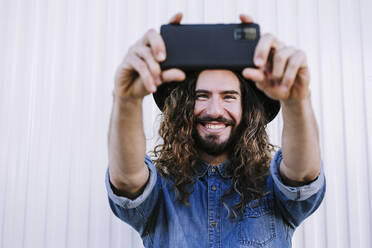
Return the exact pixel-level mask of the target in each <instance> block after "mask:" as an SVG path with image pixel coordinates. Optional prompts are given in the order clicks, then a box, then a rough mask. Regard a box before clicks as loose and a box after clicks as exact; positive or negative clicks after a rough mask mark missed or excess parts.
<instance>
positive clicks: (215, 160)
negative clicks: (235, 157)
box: [199, 152, 229, 166]
mask: <svg viewBox="0 0 372 248" xmlns="http://www.w3.org/2000/svg"><path fill="white" fill-rule="evenodd" d="M199 156H200V158H201V159H202V160H203V161H205V162H207V163H208V164H210V165H212V166H215V165H219V164H222V163H224V162H226V161H227V160H228V159H229V157H228V155H227V153H223V154H221V155H217V156H213V155H209V154H207V153H205V152H200V153H199Z"/></svg>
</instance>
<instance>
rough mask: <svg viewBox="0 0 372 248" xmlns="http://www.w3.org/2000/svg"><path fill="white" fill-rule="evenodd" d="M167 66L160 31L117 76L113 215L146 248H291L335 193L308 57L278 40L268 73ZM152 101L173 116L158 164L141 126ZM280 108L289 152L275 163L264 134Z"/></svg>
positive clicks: (265, 45) (263, 50) (266, 61)
mask: <svg viewBox="0 0 372 248" xmlns="http://www.w3.org/2000/svg"><path fill="white" fill-rule="evenodd" d="M181 18H182V15H181V14H177V15H176V16H175V17H173V18H172V20H171V22H172V23H179V22H180V21H181ZM240 19H241V21H242V22H252V20H251V19H250V18H249V17H247V16H244V15H241V16H240ZM270 53H273V54H272V58H273V59H272V60H271V59H270V56H269V54H270ZM165 58H166V54H165V47H164V42H163V40H162V38H161V36H160V35H159V34H158V33H157V32H155V31H154V30H150V31H149V32H147V33H146V34H145V36H144V37H143V38H142V39H140V40H139V41H138V42H137V43H136V44H135V45H134V46H133V47H132V48H131V49H130V50H129V51H128V54H127V56H126V57H125V59H124V61H123V63H122V64H121V65H120V66H119V68H118V70H117V74H116V79H115V88H114V103H113V110H112V115H111V122H110V129H109V169H108V171H107V174H106V186H107V191H108V195H109V203H110V206H111V209H112V211H113V212H114V214H115V215H116V216H117V217H119V218H120V219H121V220H123V221H125V222H126V223H128V224H130V225H131V226H132V227H133V228H134V229H135V230H137V231H138V232H139V234H140V235H141V238H142V240H143V243H144V245H145V247H291V243H292V242H291V239H292V236H293V233H294V231H295V229H296V227H297V226H298V225H299V224H300V223H301V222H302V221H303V220H304V219H305V218H306V217H308V216H309V215H310V214H311V213H313V212H314V211H315V210H316V209H317V208H318V207H319V205H320V203H321V201H322V199H323V197H324V193H325V177H324V173H323V170H322V168H321V158H320V148H319V141H318V139H319V138H318V129H317V124H316V120H315V117H314V114H313V111H312V106H311V101H310V91H309V74H308V68H307V64H306V56H305V55H304V53H303V52H301V51H299V50H297V49H295V48H292V47H287V46H286V45H284V44H283V43H281V42H279V41H278V40H277V39H276V38H275V37H273V36H272V35H269V34H267V35H264V36H262V37H261V39H260V41H259V43H258V45H257V48H256V51H255V57H254V62H255V64H256V66H257V68H246V69H245V70H243V71H242V72H233V71H229V70H218V69H215V70H202V71H199V72H192V73H188V74H185V73H184V72H182V71H180V70H179V69H170V70H166V71H161V70H160V66H159V63H160V62H162V61H164V59H165ZM165 82H171V83H165ZM150 93H154V99H155V101H156V103H157V105H158V106H159V108H160V109H161V110H162V112H163V113H162V115H163V120H162V122H161V125H160V129H159V134H160V137H161V138H162V139H163V143H162V144H160V145H158V146H156V147H155V148H154V152H153V154H154V159H153V160H152V159H151V158H150V157H149V156H147V155H146V154H145V147H146V143H145V136H144V131H143V123H142V100H143V98H144V96H146V95H148V94H150ZM279 103H280V104H279ZM280 106H281V107H282V115H283V124H284V125H283V136H282V147H281V149H279V150H278V151H277V152H276V154H275V156H274V157H272V155H273V153H274V146H273V145H271V144H270V142H269V139H268V136H267V133H266V130H265V128H266V125H267V124H268V123H269V122H270V121H271V120H272V119H273V118H274V117H275V116H276V115H277V113H278V112H279V108H280Z"/></svg>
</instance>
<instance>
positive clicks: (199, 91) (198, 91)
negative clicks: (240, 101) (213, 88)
mask: <svg viewBox="0 0 372 248" xmlns="http://www.w3.org/2000/svg"><path fill="white" fill-rule="evenodd" d="M195 93H206V94H209V93H210V91H208V90H196V91H195ZM220 93H221V94H224V95H226V94H231V95H240V94H239V92H237V91H236V90H225V91H221V92H220Z"/></svg>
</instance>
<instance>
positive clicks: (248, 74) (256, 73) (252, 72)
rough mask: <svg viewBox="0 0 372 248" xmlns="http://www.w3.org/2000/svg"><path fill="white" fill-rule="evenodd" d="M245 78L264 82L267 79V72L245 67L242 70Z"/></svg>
mask: <svg viewBox="0 0 372 248" xmlns="http://www.w3.org/2000/svg"><path fill="white" fill-rule="evenodd" d="M242 75H243V77H244V78H245V79H248V80H252V81H254V82H262V81H264V80H265V74H264V72H263V71H262V70H260V69H254V68H245V69H244V70H243V72H242Z"/></svg>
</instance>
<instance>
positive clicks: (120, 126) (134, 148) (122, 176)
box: [108, 98, 147, 189]
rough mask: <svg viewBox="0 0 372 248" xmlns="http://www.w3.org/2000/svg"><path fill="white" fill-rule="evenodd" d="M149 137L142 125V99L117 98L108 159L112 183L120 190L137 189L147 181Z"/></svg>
mask: <svg viewBox="0 0 372 248" xmlns="http://www.w3.org/2000/svg"><path fill="white" fill-rule="evenodd" d="M145 152H146V143H145V135H144V131H143V124H142V99H136V100H129V99H120V98H116V99H114V102H113V108H112V113H111V120H110V127H109V134H108V155H109V167H110V170H109V171H110V179H111V182H112V183H113V184H114V186H115V187H117V188H118V189H130V188H136V186H137V185H136V184H137V183H138V184H139V185H142V184H143V181H145V180H146V179H147V178H146V173H143V172H144V171H146V170H145V169H147V168H146V166H145V164H144V160H145Z"/></svg>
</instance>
